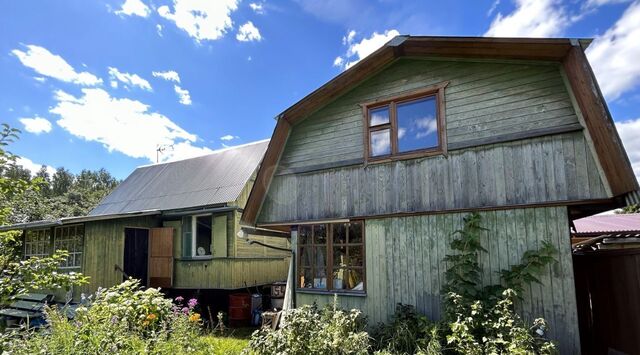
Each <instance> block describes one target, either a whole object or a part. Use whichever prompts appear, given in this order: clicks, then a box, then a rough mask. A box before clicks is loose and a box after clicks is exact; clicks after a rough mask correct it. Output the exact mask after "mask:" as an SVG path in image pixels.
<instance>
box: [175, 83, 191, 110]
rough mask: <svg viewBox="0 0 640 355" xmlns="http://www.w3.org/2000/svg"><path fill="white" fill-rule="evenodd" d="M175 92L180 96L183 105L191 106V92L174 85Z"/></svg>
mask: <svg viewBox="0 0 640 355" xmlns="http://www.w3.org/2000/svg"><path fill="white" fill-rule="evenodd" d="M173 90H174V91H175V92H176V94H178V98H179V99H180V103H181V104H183V105H191V95H190V94H189V90H187V89H183V88H181V87H180V86H178V85H174V86H173Z"/></svg>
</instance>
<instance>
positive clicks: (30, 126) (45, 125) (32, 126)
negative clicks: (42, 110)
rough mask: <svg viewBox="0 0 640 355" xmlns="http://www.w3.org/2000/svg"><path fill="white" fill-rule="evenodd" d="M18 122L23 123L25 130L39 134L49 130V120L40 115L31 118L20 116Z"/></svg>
mask: <svg viewBox="0 0 640 355" xmlns="http://www.w3.org/2000/svg"><path fill="white" fill-rule="evenodd" d="M19 121H20V123H22V124H23V125H24V129H25V130H26V131H27V132H30V133H34V134H40V133H49V132H51V122H49V120H47V119H46V118H42V117H38V116H36V117H33V118H26V117H25V118H20V119H19Z"/></svg>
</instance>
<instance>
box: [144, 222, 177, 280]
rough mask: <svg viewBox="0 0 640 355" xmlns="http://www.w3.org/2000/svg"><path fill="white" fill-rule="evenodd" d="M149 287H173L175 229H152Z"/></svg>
mask: <svg viewBox="0 0 640 355" xmlns="http://www.w3.org/2000/svg"><path fill="white" fill-rule="evenodd" d="M149 287H162V288H171V287H173V228H171V227H165V228H151V232H150V238H149Z"/></svg>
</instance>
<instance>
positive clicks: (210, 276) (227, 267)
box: [174, 258, 289, 289]
mask: <svg viewBox="0 0 640 355" xmlns="http://www.w3.org/2000/svg"><path fill="white" fill-rule="evenodd" d="M288 270H289V258H245V259H243V258H220V259H211V260H201V261H192V260H189V261H188V260H176V261H175V273H176V274H175V282H174V288H197V289H201V288H209V289H212V288H213V289H238V288H244V287H252V286H255V285H264V284H269V283H272V282H275V281H285V280H286V279H287V272H288Z"/></svg>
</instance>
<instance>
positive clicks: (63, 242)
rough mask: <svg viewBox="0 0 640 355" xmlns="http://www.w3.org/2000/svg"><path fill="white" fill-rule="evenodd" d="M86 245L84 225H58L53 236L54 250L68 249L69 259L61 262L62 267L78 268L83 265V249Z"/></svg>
mask: <svg viewBox="0 0 640 355" xmlns="http://www.w3.org/2000/svg"><path fill="white" fill-rule="evenodd" d="M83 247H84V226H83V225H82V224H78V225H74V226H65V227H56V229H55V235H54V238H53V249H54V250H66V251H67V252H68V253H69V256H67V260H65V261H63V262H62V264H61V267H62V268H77V267H81V266H82V249H83Z"/></svg>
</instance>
